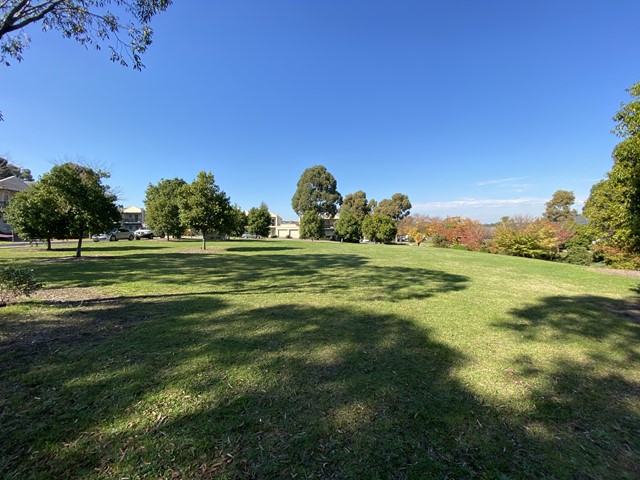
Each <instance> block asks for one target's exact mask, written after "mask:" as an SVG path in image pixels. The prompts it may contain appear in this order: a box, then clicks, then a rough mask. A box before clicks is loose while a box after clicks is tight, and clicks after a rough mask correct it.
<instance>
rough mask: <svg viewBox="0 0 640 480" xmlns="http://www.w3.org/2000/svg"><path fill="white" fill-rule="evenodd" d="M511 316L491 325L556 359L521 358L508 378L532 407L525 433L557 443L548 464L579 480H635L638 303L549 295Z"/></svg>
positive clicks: (639, 425) (639, 415)
mask: <svg viewBox="0 0 640 480" xmlns="http://www.w3.org/2000/svg"><path fill="white" fill-rule="evenodd" d="M511 314H512V315H513V317H514V320H513V321H510V322H505V323H499V324H496V325H495V326H496V327H498V328H504V329H508V330H512V331H514V332H517V333H518V335H519V336H520V338H522V339H524V341H525V342H526V344H525V345H527V346H529V347H530V348H531V347H533V348H534V349H536V347H535V346H536V345H538V347H537V348H539V349H544V350H546V351H553V354H554V356H555V358H554V359H553V361H551V362H545V364H542V362H540V359H539V358H538V360H537V361H536V360H535V359H534V358H532V356H531V355H524V354H523V355H520V356H518V357H516V358H515V359H514V361H513V369H512V371H511V375H512V377H513V380H514V381H515V382H518V383H520V384H522V385H524V386H525V388H527V389H528V391H529V400H530V402H531V403H532V404H533V406H534V408H533V409H532V410H531V413H530V414H529V415H527V416H525V417H523V419H522V421H523V425H524V427H525V428H526V429H528V431H530V432H532V433H533V434H534V435H536V436H541V437H547V438H552V439H553V441H554V443H555V444H556V448H555V449H554V450H552V451H551V452H550V454H549V455H548V459H549V461H553V462H561V461H562V462H565V463H566V464H567V465H568V466H571V467H572V468H573V469H574V471H575V472H580V473H579V475H578V476H580V477H581V478H582V477H585V478H586V477H588V478H592V477H594V478H629V479H631V478H640V457H638V452H640V403H639V402H640V376H639V375H640V323H639V319H640V318H639V317H638V303H637V299H629V300H618V299H611V298H606V297H599V296H594V295H582V296H575V297H571V296H552V297H546V298H543V299H541V300H540V301H538V302H537V303H535V304H533V305H530V306H528V307H525V308H519V309H515V310H513V311H512V312H511ZM525 345H523V346H525ZM550 345H553V346H554V347H555V348H554V350H549V348H550V347H549V346H550ZM562 345H567V348H568V349H569V348H571V352H572V353H571V354H566V353H565V352H564V351H563V350H562V347H561V346H562ZM587 467H588V468H589V471H590V472H591V474H590V475H585V474H584V471H585V469H586V468H587Z"/></svg>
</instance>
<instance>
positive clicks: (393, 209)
mask: <svg viewBox="0 0 640 480" xmlns="http://www.w3.org/2000/svg"><path fill="white" fill-rule="evenodd" d="M410 210H411V202H410V201H409V197H408V196H407V195H405V194H404V193H394V194H393V196H392V197H391V198H390V199H389V198H385V199H384V200H380V203H378V205H377V206H376V207H375V208H374V210H373V212H374V213H379V214H382V215H387V216H388V217H391V218H392V219H393V221H395V222H398V221H400V220H402V219H403V218H404V217H406V216H407V215H409V212H410Z"/></svg>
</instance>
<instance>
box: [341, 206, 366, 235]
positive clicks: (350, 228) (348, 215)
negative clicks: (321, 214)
mask: <svg viewBox="0 0 640 480" xmlns="http://www.w3.org/2000/svg"><path fill="white" fill-rule="evenodd" d="M343 206H344V205H343ZM335 234H336V235H337V236H338V238H340V239H342V240H344V241H345V242H355V243H357V242H359V241H360V239H361V238H362V220H360V219H358V218H357V217H356V216H355V215H354V214H353V213H352V212H351V211H350V210H345V211H344V212H343V211H342V210H340V218H339V219H338V220H337V221H336V225H335Z"/></svg>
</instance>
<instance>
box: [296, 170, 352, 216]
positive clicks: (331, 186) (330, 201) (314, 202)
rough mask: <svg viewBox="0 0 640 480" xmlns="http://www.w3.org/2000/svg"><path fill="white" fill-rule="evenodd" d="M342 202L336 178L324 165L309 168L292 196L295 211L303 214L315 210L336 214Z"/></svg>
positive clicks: (329, 214) (324, 214) (321, 213)
mask: <svg viewBox="0 0 640 480" xmlns="http://www.w3.org/2000/svg"><path fill="white" fill-rule="evenodd" d="M341 203H342V195H340V193H339V192H338V190H337V182H336V179H335V178H334V177H333V175H331V173H329V171H328V170H327V169H326V168H325V167H324V166H322V165H316V166H315V167H310V168H307V169H306V170H305V171H304V172H302V175H301V176H300V180H298V186H297V189H296V192H295V193H294V194H293V198H291V206H292V207H293V211H294V212H296V213H297V214H298V215H301V216H302V215H303V214H304V213H305V212H308V211H309V210H313V211H314V212H316V213H317V214H318V215H322V216H323V217H324V216H331V217H333V216H335V214H336V213H337V212H338V206H339V205H340V204H341Z"/></svg>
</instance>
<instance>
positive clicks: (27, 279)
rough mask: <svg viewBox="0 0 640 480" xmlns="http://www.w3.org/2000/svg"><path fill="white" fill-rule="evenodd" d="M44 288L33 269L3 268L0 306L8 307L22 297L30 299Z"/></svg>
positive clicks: (0, 274) (0, 269)
mask: <svg viewBox="0 0 640 480" xmlns="http://www.w3.org/2000/svg"><path fill="white" fill-rule="evenodd" d="M43 286H44V284H43V283H42V282H39V281H37V280H36V278H35V276H34V275H33V270H31V269H27V268H16V267H11V266H7V267H2V268H0V306H5V305H7V304H8V303H10V302H11V301H12V300H14V299H15V298H17V297H19V296H21V295H24V296H26V297H28V296H30V295H31V294H32V293H33V292H35V291H36V290H39V289H41V288H42V287H43Z"/></svg>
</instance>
